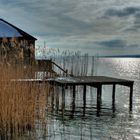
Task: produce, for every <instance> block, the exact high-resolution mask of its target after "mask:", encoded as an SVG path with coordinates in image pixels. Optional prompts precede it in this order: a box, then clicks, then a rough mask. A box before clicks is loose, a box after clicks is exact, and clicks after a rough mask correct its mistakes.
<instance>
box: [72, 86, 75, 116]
mask: <svg viewBox="0 0 140 140" xmlns="http://www.w3.org/2000/svg"><path fill="white" fill-rule="evenodd" d="M74 112H75V85H73V97H72V117H73V115H74Z"/></svg>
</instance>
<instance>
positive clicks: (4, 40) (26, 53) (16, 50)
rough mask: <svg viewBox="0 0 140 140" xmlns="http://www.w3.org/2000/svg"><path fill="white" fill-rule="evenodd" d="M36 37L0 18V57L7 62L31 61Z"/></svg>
mask: <svg viewBox="0 0 140 140" xmlns="http://www.w3.org/2000/svg"><path fill="white" fill-rule="evenodd" d="M36 40H37V39H36V38H35V37H33V36H31V35H30V34H28V33H26V32H25V31H23V30H21V29H19V28H18V27H16V26H14V25H12V24H11V23H9V22H7V21H5V20H3V19H0V59H1V61H4V62H8V63H15V62H16V63H17V62H21V61H22V62H24V63H26V64H28V63H31V61H32V60H34V59H35V53H34V51H35V41H36Z"/></svg>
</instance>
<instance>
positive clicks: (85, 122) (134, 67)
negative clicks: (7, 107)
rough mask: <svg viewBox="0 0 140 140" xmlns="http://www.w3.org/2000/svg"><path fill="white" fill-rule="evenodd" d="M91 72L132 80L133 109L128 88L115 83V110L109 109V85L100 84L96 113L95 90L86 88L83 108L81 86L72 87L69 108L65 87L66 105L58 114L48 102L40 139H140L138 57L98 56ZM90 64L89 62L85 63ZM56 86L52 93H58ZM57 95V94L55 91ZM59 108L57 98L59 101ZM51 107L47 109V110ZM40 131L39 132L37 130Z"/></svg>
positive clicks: (139, 73)
mask: <svg viewBox="0 0 140 140" xmlns="http://www.w3.org/2000/svg"><path fill="white" fill-rule="evenodd" d="M94 64H95V67H94V75H104V76H112V77H117V78H125V79H130V80H134V81H135V82H134V91H133V93H134V96H133V110H132V112H129V93H130V89H129V88H128V87H123V86H119V85H117V88H116V102H115V112H114V111H113V109H112V86H103V90H102V92H103V93H102V106H101V108H102V109H101V111H100V116H98V115H97V109H96V89H94V88H87V91H88V92H87V100H86V107H85V108H83V100H82V99H83V95H82V87H79V88H77V89H76V104H75V110H73V104H72V95H71V89H67V90H66V107H65V109H66V110H65V113H64V115H62V112H61V110H59V111H56V107H55V105H54V108H53V109H50V108H52V104H51V97H50V99H49V101H50V102H49V103H48V109H46V118H47V119H46V123H47V126H46V127H47V132H46V134H44V135H43V136H42V135H41V136H40V137H39V139H41V140H139V139H140V123H139V122H140V59H138V58H136V59H135V58H98V59H96V60H95V63H94ZM89 65H90V64H89ZM59 91H60V90H59V89H58V88H56V90H55V93H57V94H58V93H59ZM59 95H61V93H59ZM59 103H60V108H61V99H60V101H59ZM50 110H51V111H50ZM41 133H43V132H41Z"/></svg>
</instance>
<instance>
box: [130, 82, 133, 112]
mask: <svg viewBox="0 0 140 140" xmlns="http://www.w3.org/2000/svg"><path fill="white" fill-rule="evenodd" d="M129 100H130V101H129V102H130V103H129V104H130V105H129V110H130V111H132V104H133V83H132V84H131V86H130V98H129Z"/></svg>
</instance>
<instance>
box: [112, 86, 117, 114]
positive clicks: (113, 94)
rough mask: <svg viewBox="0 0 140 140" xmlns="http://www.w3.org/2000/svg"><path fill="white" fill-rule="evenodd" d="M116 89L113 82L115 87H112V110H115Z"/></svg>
mask: <svg viewBox="0 0 140 140" xmlns="http://www.w3.org/2000/svg"><path fill="white" fill-rule="evenodd" d="M115 90H116V85H115V84H113V89H112V110H113V112H115Z"/></svg>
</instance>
